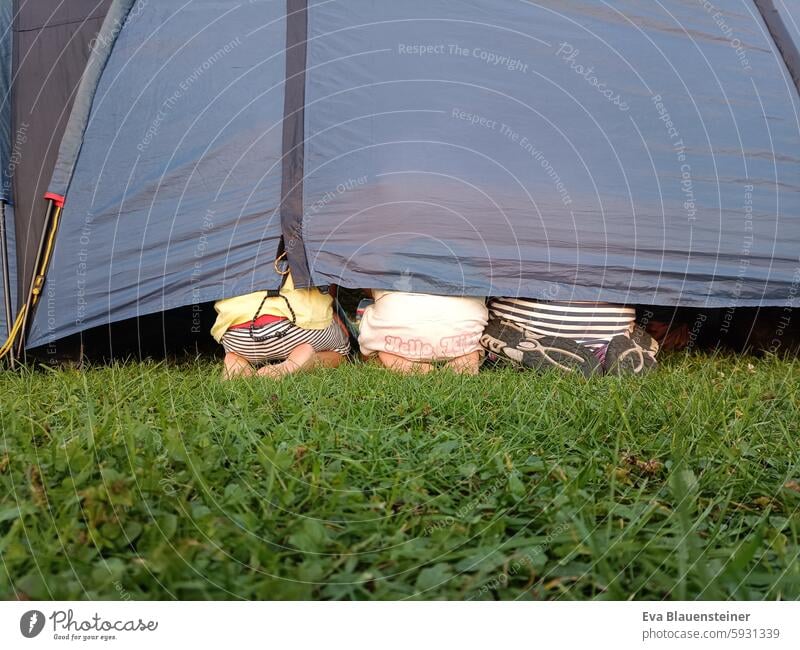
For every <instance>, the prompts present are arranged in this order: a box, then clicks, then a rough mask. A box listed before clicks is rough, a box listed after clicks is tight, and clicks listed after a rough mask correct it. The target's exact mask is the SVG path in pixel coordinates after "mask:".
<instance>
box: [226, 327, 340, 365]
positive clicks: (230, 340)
mask: <svg viewBox="0 0 800 650" xmlns="http://www.w3.org/2000/svg"><path fill="white" fill-rule="evenodd" d="M276 332H285V334H284V335H283V336H281V337H278V338H276V337H270V338H268V339H267V340H265V341H254V340H253V338H252V337H251V336H250V330H249V329H248V328H246V327H242V328H233V329H229V330H228V331H227V332H225V334H223V335H222V341H221V343H222V347H223V348H225V352H235V353H236V354H238V355H240V356H242V357H244V358H245V359H247V360H248V361H249V362H250V363H252V364H254V365H258V364H261V363H266V362H269V361H283V360H285V359H286V357H288V356H289V353H290V352H291V351H292V350H294V349H295V348H296V347H297V346H298V345H300V344H301V343H310V344H311V346H312V347H313V348H314V350H316V351H317V352H325V351H328V350H333V351H334V352H338V353H339V354H348V353H349V352H350V341H349V340H348V338H347V335H346V334H345V333H344V332H343V331H342V328H341V327H339V325H338V323H336V321H333V322H331V324H330V325H329V326H328V327H326V328H325V329H324V330H307V329H303V328H302V327H297V325H292V323H290V322H289V321H288V320H280V321H276V322H273V323H267V324H266V325H263V326H261V327H256V328H254V329H253V336H255V337H256V338H259V339H261V338H264V337H267V336H270V335H271V334H275V333H276Z"/></svg>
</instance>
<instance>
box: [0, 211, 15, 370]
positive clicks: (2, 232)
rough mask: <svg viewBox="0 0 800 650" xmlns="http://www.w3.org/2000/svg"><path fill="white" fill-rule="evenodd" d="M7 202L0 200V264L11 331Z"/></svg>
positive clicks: (11, 361) (7, 328) (10, 357)
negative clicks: (0, 259) (0, 260)
mask: <svg viewBox="0 0 800 650" xmlns="http://www.w3.org/2000/svg"><path fill="white" fill-rule="evenodd" d="M6 232H7V231H6V202H5V201H0V258H2V262H0V264H1V265H2V267H3V298H4V300H3V303H4V305H3V306H4V307H5V312H6V330H7V331H8V333H9V334H10V333H11V326H12V325H13V324H14V322H13V320H12V316H11V279H10V273H11V272H10V270H9V264H8V238H7V236H6ZM9 361H10V363H11V367H12V368H13V367H14V351H13V350H11V352H10V353H9Z"/></svg>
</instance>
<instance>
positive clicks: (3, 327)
mask: <svg viewBox="0 0 800 650" xmlns="http://www.w3.org/2000/svg"><path fill="white" fill-rule="evenodd" d="M2 208H3V210H4V211H5V226H6V246H7V247H8V271H9V293H10V294H11V295H10V298H11V319H12V320H13V319H14V317H15V316H16V308H17V287H16V284H15V283H14V281H13V280H14V278H15V277H16V274H17V259H16V257H17V256H16V247H17V242H16V237H15V235H14V206H13V205H12V204H10V203H4V204H3V206H2ZM0 273H2V270H0ZM3 287H4V285H3V283H2V279H1V276H0V341H5V339H6V337H7V336H8V334H9V323H8V322H7V321H6V309H5V298H6V297H5V293H4V288H3Z"/></svg>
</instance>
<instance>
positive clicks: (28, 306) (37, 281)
mask: <svg viewBox="0 0 800 650" xmlns="http://www.w3.org/2000/svg"><path fill="white" fill-rule="evenodd" d="M60 209H61V208H60V206H57V205H56V203H55V201H53V199H48V200H47V216H46V217H45V219H44V228H43V229H42V236H41V238H40V239H39V248H38V250H37V252H36V261H35V263H34V265H33V277H32V278H31V286H30V288H29V289H28V298H27V300H26V301H25V306H24V307H23V309H24V310H25V311H24V312H23V314H22V328H21V329H20V332H19V341H18V342H17V357H18V358H20V359H24V358H25V337H26V335H27V330H28V323H29V321H30V316H31V311H32V310H33V308H34V306H35V305H36V303H37V302H38V299H39V293H40V292H41V290H42V286H43V285H44V274H45V272H46V271H47V268H46V267H47V263H48V262H49V261H50V251H49V250H47V249H48V246H47V242H48V239H49V238H50V234H51V233H50V231H51V230H52V225H53V222H54V220H55V219H57V218H58V213H59V211H60ZM43 262H44V263H43ZM41 267H44V268H41Z"/></svg>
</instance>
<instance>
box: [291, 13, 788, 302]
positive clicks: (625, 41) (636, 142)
mask: <svg viewBox="0 0 800 650" xmlns="http://www.w3.org/2000/svg"><path fill="white" fill-rule="evenodd" d="M708 6H709V8H708V9H706V8H705V5H704V4H703V3H684V2H667V3H641V2H613V3H561V2H543V3H537V4H536V5H532V4H528V3H522V2H516V1H513V0H511V1H507V2H493V3H491V4H489V3H486V2H482V1H476V0H471V1H468V2H461V3H459V4H458V10H457V11H454V10H453V6H452V4H451V3H449V2H445V1H444V0H442V1H430V0H425V1H422V0H410V1H407V2H403V3H393V4H391V5H387V4H385V3H373V2H368V1H367V0H354V1H353V2H348V3H347V10H346V11H345V10H343V8H342V5H341V4H337V3H331V4H321V5H319V6H317V7H314V8H313V10H312V11H310V19H309V20H310V25H309V55H308V57H309V64H308V67H309V72H308V89H307V108H306V121H307V126H306V130H307V133H308V136H307V137H308V140H307V143H306V182H305V188H304V194H305V199H306V218H305V224H304V233H305V242H306V246H307V254H308V257H309V260H310V263H311V266H312V268H313V273H314V279H315V281H316V282H320V283H321V282H340V283H342V284H346V285H355V286H368V285H371V286H377V287H382V288H392V287H393V286H395V285H396V283H398V282H404V283H406V284H410V285H411V286H413V287H414V289H415V290H418V291H428V292H440V293H460V292H464V293H468V294H474V295H528V296H537V297H545V298H552V299H559V300H569V299H572V300H607V301H620V302H626V303H652V304H682V305H694V306H705V307H711V306H727V305H765V304H778V303H781V302H782V301H784V300H785V299H786V296H787V295H788V292H789V291H790V290H791V287H792V286H793V285H792V283H793V279H792V278H793V276H794V274H795V270H796V268H797V263H798V260H797V250H798V249H799V248H800V220H799V219H800V192H798V190H800V186H798V179H800V157H799V156H798V154H799V153H800V129H799V128H798V119H797V115H798V109H800V102H798V97H797V91H796V89H795V88H794V87H793V86H792V84H791V79H790V78H789V75H788V73H787V71H786V69H785V66H784V64H783V62H782V61H781V59H780V57H779V56H776V53H775V51H774V45H773V44H772V43H771V40H770V37H769V35H768V33H767V31H766V29H765V26H764V24H763V22H762V20H761V18H760V15H759V14H758V12H757V11H756V8H755V7H754V6H752V5H750V6H749V7H748V3H742V2H739V1H738V0H736V1H730V2H715V3H714V4H711V3H708ZM737 47H738V48H739V49H738V50H737ZM751 235H752V241H751ZM743 260H744V261H743ZM743 267H744V268H743ZM404 271H405V277H402V274H403V272H404Z"/></svg>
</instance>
